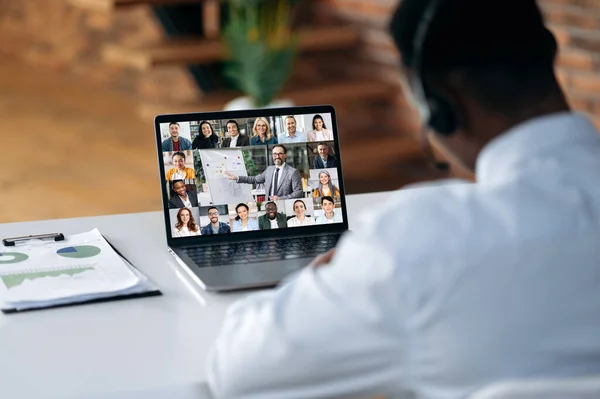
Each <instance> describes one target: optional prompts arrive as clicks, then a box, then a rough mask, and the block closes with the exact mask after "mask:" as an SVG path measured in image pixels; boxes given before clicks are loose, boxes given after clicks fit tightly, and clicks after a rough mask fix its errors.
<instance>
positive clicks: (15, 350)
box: [0, 193, 390, 399]
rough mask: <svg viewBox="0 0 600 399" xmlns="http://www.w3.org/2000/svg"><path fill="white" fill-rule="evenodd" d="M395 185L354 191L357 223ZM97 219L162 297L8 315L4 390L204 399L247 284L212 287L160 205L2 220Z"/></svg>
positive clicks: (57, 223)
mask: <svg viewBox="0 0 600 399" xmlns="http://www.w3.org/2000/svg"><path fill="white" fill-rule="evenodd" d="M389 194H390V193H375V194H360V195H351V196H348V198H347V203H348V214H349V223H350V228H351V229H356V228H357V227H359V226H357V225H356V224H353V221H354V220H355V218H353V216H355V215H357V214H358V213H359V212H360V211H361V210H363V209H365V208H366V207H367V206H368V205H370V204H377V203H379V202H380V201H383V200H384V199H385V198H387V197H388V196H389ZM94 227H97V228H98V229H99V230H100V231H101V232H102V233H103V234H104V235H105V236H106V237H107V238H108V239H109V241H110V242H111V243H112V244H113V245H115V247H116V248H117V249H119V250H120V251H121V252H122V253H123V255H124V256H126V257H127V258H128V259H129V260H130V261H131V262H132V263H133V264H134V265H135V266H137V267H138V268H139V269H140V270H142V271H143V272H144V273H145V274H146V275H147V276H148V277H150V278H151V279H152V280H153V281H154V282H155V283H156V284H157V285H158V286H159V287H160V288H161V290H162V292H163V294H164V295H163V296H160V297H152V298H142V299H132V300H125V301H116V302H107V303H100V304H90V305H81V306H72V307H66V308H57V309H49V310H41V311H34V312H26V313H22V314H11V315H4V314H1V313H0V396H1V397H2V398H7V399H8V398H11V399H12V398H19V399H29V398H32V399H33V398H35V399H41V398H69V399H71V398H72V399H75V398H77V399H81V398H86V399H99V398H103V399H104V398H110V399H117V398H118V399H125V398H127V399H138V398H139V399H142V398H144V399H155V398H169V399H187V398H190V399H191V398H194V399H202V398H206V397H208V395H207V394H206V387H205V386H204V384H203V381H204V363H205V359H206V355H207V352H208V350H209V348H210V346H211V345H212V343H213V340H214V339H215V337H216V335H217V332H218V331H219V328H220V324H221V321H222V318H223V315H224V311H225V309H226V307H227V306H228V305H229V304H230V303H231V302H232V301H233V300H235V299H237V298H239V297H241V296H242V295H246V294H245V293H244V294H241V293H235V294H209V293H206V292H204V291H203V290H202V289H200V288H196V287H195V286H193V285H192V284H191V282H190V281H189V280H188V279H187V278H186V277H185V276H184V274H183V272H182V271H181V269H180V267H179V266H178V264H177V262H176V261H175V260H174V258H173V257H172V256H171V255H170V254H169V253H168V252H167V249H166V238H165V233H164V224H163V217H162V212H151V213H138V214H125V215H114V216H100V217H88V218H76V219H60V220H50V221H40V222H27V223H11V224H0V237H14V236H20V235H27V234H41V233H49V232H62V233H65V234H71V233H77V232H82V231H87V230H90V229H92V228H94Z"/></svg>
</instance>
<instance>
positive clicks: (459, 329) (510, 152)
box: [208, 113, 600, 399]
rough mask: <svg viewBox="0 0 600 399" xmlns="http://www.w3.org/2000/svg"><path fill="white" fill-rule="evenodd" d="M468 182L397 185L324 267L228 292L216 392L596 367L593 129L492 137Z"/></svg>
mask: <svg viewBox="0 0 600 399" xmlns="http://www.w3.org/2000/svg"><path fill="white" fill-rule="evenodd" d="M476 174H477V181H478V183H476V184H473V183H469V182H462V181H461V182H459V181H457V180H448V181H444V182H441V183H437V184H432V183H427V184H419V185H418V186H417V187H413V188H406V189H403V190H400V191H398V192H396V193H394V195H393V196H392V197H391V199H390V200H389V201H388V202H387V203H385V204H377V206H374V207H373V208H372V209H370V210H369V212H367V213H365V214H364V215H362V217H361V219H360V220H361V222H362V223H360V224H359V225H360V226H361V228H360V229H358V230H357V231H354V232H353V233H350V234H347V235H345V236H344V237H343V238H342V240H341V242H340V244H339V247H338V250H337V251H336V255H335V256H334V258H333V260H332V262H331V264H330V265H327V266H323V267H320V268H305V269H304V270H302V271H300V272H299V273H297V274H295V275H294V276H292V277H291V278H290V279H289V280H288V281H287V282H286V283H284V284H282V285H281V286H280V287H279V288H278V289H276V290H272V291H263V292H260V293H255V294H253V295H250V296H248V297H246V298H245V299H243V300H241V301H239V302H237V303H236V304H234V305H232V307H231V308H230V309H229V311H228V314H227V316H226V319H225V321H224V323H223V326H222V331H221V334H220V336H219V338H218V340H217V342H216V343H215V346H214V348H213V350H212V352H211V354H210V356H209V359H208V378H209V384H210V386H211V388H212V389H213V390H214V391H215V393H217V394H218V395H217V397H223V398H247V399H250V398H256V399H258V398H260V399H274V398H277V399H287V398H304V399H308V398H325V397H354V396H355V395H356V396H359V395H360V396H361V397H367V396H369V395H371V396H372V395H386V396H387V397H388V398H403V397H405V396H404V394H407V393H410V394H412V395H414V396H413V397H416V398H421V399H422V398H426V399H458V398H464V397H465V396H466V395H468V394H469V393H470V392H472V391H473V390H475V389H477V388H479V387H481V386H483V385H486V384H488V383H490V382H492V381H496V380H501V379H507V378H518V377H539V376H543V377H556V376H576V375H590V374H600V136H599V135H598V132H597V131H596V130H595V128H594V126H593V125H592V124H591V123H590V122H589V120H588V119H587V118H586V117H584V116H582V115H579V114H575V113H559V114H555V115H551V116H547V117H542V118H537V119H535V120H532V121H529V122H526V123H523V124H521V125H519V126H516V127H514V128H513V129H511V130H510V131H508V132H506V133H505V134H503V135H502V136H500V137H498V138H496V139H495V140H493V141H492V142H490V143H489V144H488V145H487V146H486V147H485V148H484V150H483V151H482V153H481V154H480V156H479V158H478V161H477V168H476Z"/></svg>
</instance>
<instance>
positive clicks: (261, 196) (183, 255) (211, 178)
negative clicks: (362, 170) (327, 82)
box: [155, 105, 348, 291]
mask: <svg viewBox="0 0 600 399" xmlns="http://www.w3.org/2000/svg"><path fill="white" fill-rule="evenodd" d="M155 133H156V144H157V149H158V164H159V172H160V182H161V183H160V184H161V192H162V205H163V211H164V222H165V227H166V236H167V244H168V249H169V252H170V253H171V254H172V255H173V256H175V258H176V260H177V261H178V262H179V263H180V264H181V266H182V267H183V269H184V270H185V271H186V272H187V273H188V274H189V276H190V277H191V278H192V279H193V280H194V281H195V282H197V283H198V284H199V285H200V286H201V287H202V288H204V289H205V290H207V291H231V290H240V289H248V288H258V287H270V286H275V285H277V284H278V283H279V282H280V281H281V280H282V279H284V278H285V277H286V276H287V275H289V274H290V273H292V272H295V271H297V270H299V269H301V268H303V267H305V266H306V265H307V264H308V263H309V262H310V261H311V260H312V259H313V258H314V257H315V256H317V255H319V254H322V253H324V252H326V251H328V250H329V249H330V248H332V247H334V246H335V245H336V243H337V241H338V240H339V238H340V236H341V235H342V234H343V233H344V232H345V231H346V230H348V218H347V212H346V198H345V195H344V181H343V175H342V166H341V157H340V147H339V140H338V137H339V136H338V130H337V122H336V116H335V109H334V108H333V107H332V106H330V105H317V106H302V107H288V108H269V109H252V110H243V111H219V112H203V113H189V114H168V115H158V116H157V117H156V118H155Z"/></svg>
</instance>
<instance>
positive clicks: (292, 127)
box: [285, 115, 296, 134]
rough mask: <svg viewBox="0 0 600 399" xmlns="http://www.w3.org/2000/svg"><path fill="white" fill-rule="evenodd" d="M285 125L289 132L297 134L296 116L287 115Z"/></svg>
mask: <svg viewBox="0 0 600 399" xmlns="http://www.w3.org/2000/svg"><path fill="white" fill-rule="evenodd" d="M285 127H286V129H287V131H288V133H289V134H295V133H296V118H294V117H293V116H291V115H290V116H287V117H286V118H285Z"/></svg>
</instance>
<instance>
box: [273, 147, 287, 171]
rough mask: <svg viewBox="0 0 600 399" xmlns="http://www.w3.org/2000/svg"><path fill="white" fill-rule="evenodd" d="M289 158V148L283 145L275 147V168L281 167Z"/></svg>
mask: <svg viewBox="0 0 600 399" xmlns="http://www.w3.org/2000/svg"><path fill="white" fill-rule="evenodd" d="M286 158H287V148H285V146H284V145H283V144H277V145H275V146H274V147H273V163H275V166H281V165H283V164H284V163H285V159H286Z"/></svg>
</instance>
